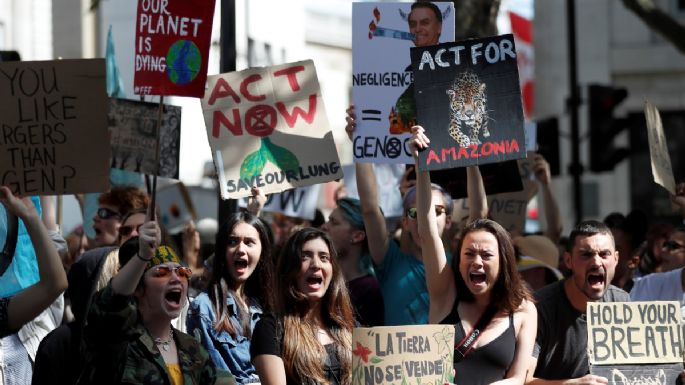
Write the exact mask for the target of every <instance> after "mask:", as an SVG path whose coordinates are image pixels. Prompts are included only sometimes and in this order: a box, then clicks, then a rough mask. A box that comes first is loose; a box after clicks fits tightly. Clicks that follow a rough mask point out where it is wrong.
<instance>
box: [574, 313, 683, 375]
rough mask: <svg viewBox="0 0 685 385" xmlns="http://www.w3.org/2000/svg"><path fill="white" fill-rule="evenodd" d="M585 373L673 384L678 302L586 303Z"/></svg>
mask: <svg viewBox="0 0 685 385" xmlns="http://www.w3.org/2000/svg"><path fill="white" fill-rule="evenodd" d="M586 318H587V323H588V325H587V341H588V358H589V362H590V372H591V373H592V374H595V375H601V376H604V377H606V378H607V379H609V384H610V385H614V384H616V385H644V384H654V385H663V384H675V383H676V379H678V377H679V376H680V373H681V371H682V370H683V363H682V362H683V336H682V328H681V325H680V320H681V312H680V303H679V302H677V301H651V302H613V303H608V302H606V303H604V302H589V303H588V304H587V314H586Z"/></svg>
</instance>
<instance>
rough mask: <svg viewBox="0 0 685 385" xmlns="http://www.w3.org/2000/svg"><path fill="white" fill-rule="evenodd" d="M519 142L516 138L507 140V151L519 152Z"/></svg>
mask: <svg viewBox="0 0 685 385" xmlns="http://www.w3.org/2000/svg"><path fill="white" fill-rule="evenodd" d="M519 151H521V150H519V142H517V141H516V139H514V140H512V141H511V142H507V152H519Z"/></svg>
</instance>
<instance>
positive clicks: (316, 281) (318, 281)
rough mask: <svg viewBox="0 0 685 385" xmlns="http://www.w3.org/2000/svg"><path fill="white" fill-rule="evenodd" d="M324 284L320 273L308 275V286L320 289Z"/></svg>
mask: <svg viewBox="0 0 685 385" xmlns="http://www.w3.org/2000/svg"><path fill="white" fill-rule="evenodd" d="M322 284H323V277H321V276H318V275H312V276H309V277H307V286H309V287H310V288H312V289H318V288H320V287H321V285H322Z"/></svg>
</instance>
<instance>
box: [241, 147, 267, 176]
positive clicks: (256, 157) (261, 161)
mask: <svg viewBox="0 0 685 385" xmlns="http://www.w3.org/2000/svg"><path fill="white" fill-rule="evenodd" d="M263 149H264V142H262V145H261V146H259V150H257V151H255V152H253V153H251V154H250V155H248V156H247V157H246V158H245V160H243V164H242V165H240V179H243V180H244V179H251V178H252V177H253V176H256V175H259V174H260V173H261V172H262V170H263V169H264V166H266V160H267V159H266V158H265V156H264V154H263Z"/></svg>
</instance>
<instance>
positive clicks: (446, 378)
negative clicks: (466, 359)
mask: <svg viewBox="0 0 685 385" xmlns="http://www.w3.org/2000/svg"><path fill="white" fill-rule="evenodd" d="M352 347H353V350H352V384H353V385H376V384H393V383H396V384H416V385H428V384H444V383H446V382H450V383H451V382H453V377H454V376H453V372H452V366H453V355H454V326H453V325H411V326H409V325H407V326H383V327H375V328H355V329H354V331H353V332H352Z"/></svg>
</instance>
